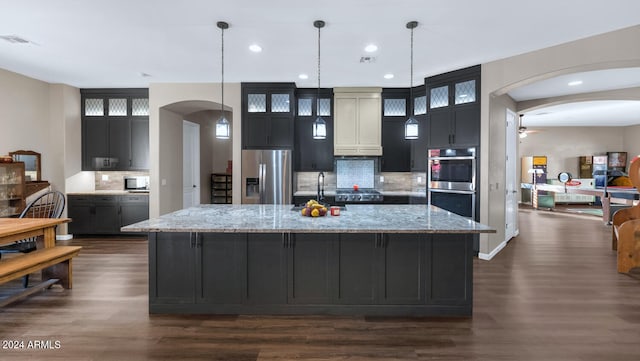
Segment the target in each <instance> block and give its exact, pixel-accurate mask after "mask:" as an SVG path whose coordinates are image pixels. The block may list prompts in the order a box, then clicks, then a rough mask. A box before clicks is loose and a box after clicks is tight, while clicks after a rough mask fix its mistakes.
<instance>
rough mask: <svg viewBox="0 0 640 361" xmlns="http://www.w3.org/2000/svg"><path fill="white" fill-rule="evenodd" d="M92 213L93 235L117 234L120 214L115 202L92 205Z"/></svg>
mask: <svg viewBox="0 0 640 361" xmlns="http://www.w3.org/2000/svg"><path fill="white" fill-rule="evenodd" d="M94 213H95V214H94V216H95V218H94V227H93V231H94V232H95V234H113V233H118V232H119V226H120V213H119V207H118V203H117V201H114V202H110V203H106V202H105V203H96V204H95V205H94ZM114 231H115V232H114Z"/></svg>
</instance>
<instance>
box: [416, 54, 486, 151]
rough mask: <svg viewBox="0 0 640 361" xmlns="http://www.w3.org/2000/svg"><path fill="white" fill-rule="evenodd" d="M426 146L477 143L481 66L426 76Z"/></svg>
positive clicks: (478, 137) (476, 144) (465, 145)
mask: <svg viewBox="0 0 640 361" xmlns="http://www.w3.org/2000/svg"><path fill="white" fill-rule="evenodd" d="M425 85H426V91H427V94H426V95H427V100H428V105H429V110H428V112H427V123H428V140H429V141H428V147H429V148H445V147H467V146H478V145H479V144H480V66H479V65H477V66H472V67H469V68H465V69H460V70H456V71H452V72H449V73H445V74H440V75H436V76H433V77H429V78H426V79H425Z"/></svg>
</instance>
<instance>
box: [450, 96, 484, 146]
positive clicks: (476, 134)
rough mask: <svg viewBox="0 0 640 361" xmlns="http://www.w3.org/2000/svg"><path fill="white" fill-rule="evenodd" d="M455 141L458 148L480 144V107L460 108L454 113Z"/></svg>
mask: <svg viewBox="0 0 640 361" xmlns="http://www.w3.org/2000/svg"><path fill="white" fill-rule="evenodd" d="M453 121H454V127H455V128H454V132H453V135H454V139H453V144H454V145H456V146H477V145H478V144H480V107H479V106H474V105H471V106H462V105H461V106H458V107H457V108H456V109H455V111H454V112H453Z"/></svg>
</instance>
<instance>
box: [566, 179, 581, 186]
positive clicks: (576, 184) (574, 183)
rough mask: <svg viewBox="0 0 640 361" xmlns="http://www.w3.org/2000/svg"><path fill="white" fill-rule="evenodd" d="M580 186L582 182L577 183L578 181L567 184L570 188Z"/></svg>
mask: <svg viewBox="0 0 640 361" xmlns="http://www.w3.org/2000/svg"><path fill="white" fill-rule="evenodd" d="M580 184H582V182H580V181H577V180H571V181H568V182H567V185H568V186H579V185H580Z"/></svg>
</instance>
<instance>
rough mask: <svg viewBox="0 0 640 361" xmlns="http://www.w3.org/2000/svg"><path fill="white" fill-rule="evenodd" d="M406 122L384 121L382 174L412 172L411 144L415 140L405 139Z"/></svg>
mask: <svg viewBox="0 0 640 361" xmlns="http://www.w3.org/2000/svg"><path fill="white" fill-rule="evenodd" d="M405 120H406V119H405ZM405 120H386V119H384V120H383V121H382V158H381V161H380V162H381V164H380V167H381V171H382V172H409V171H410V170H411V142H413V141H414V140H406V139H404V122H405Z"/></svg>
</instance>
